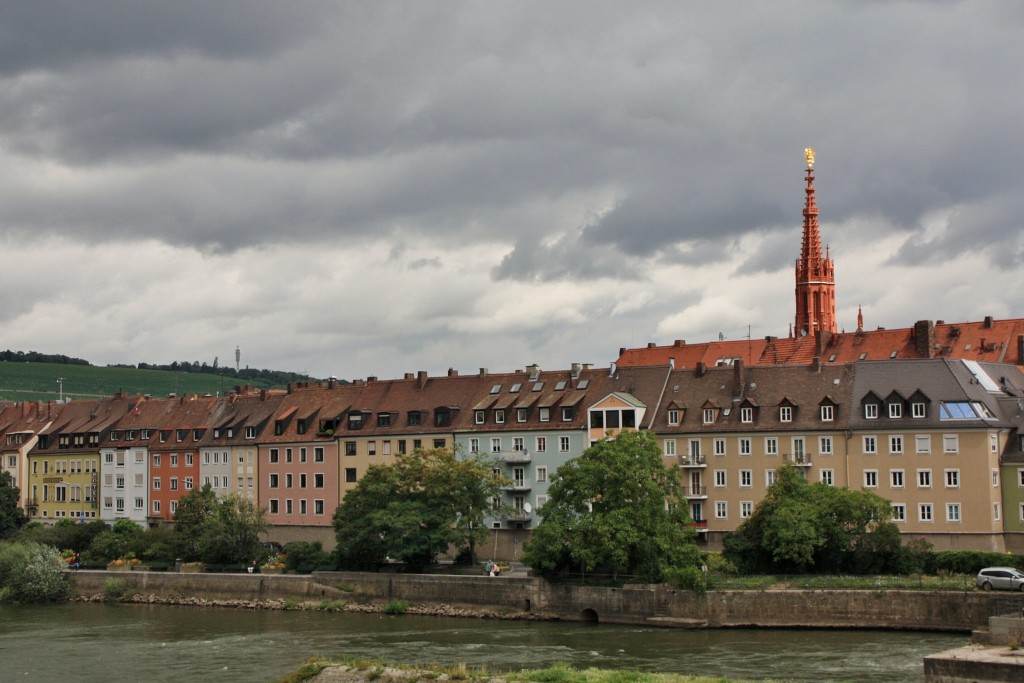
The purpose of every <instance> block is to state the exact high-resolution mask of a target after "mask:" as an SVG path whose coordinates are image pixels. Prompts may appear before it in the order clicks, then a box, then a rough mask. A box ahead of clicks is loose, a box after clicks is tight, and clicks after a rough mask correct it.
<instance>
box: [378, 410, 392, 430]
mask: <svg viewBox="0 0 1024 683" xmlns="http://www.w3.org/2000/svg"><path fill="white" fill-rule="evenodd" d="M377 426H378V427H390V426H391V413H377Z"/></svg>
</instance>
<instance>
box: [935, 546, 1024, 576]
mask: <svg viewBox="0 0 1024 683" xmlns="http://www.w3.org/2000/svg"><path fill="white" fill-rule="evenodd" d="M934 562H935V572H936V573H938V572H946V573H949V574H977V573H978V572H979V571H980V570H982V569H984V568H985V567H991V566H993V565H995V566H997V567H1017V568H1018V569H1021V568H1024V556H1021V555H1012V554H1010V553H992V552H985V551H981V550H940V551H939V552H937V553H934Z"/></svg>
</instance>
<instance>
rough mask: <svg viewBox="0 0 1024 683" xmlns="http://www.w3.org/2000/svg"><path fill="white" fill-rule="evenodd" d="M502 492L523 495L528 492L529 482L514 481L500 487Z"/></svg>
mask: <svg viewBox="0 0 1024 683" xmlns="http://www.w3.org/2000/svg"><path fill="white" fill-rule="evenodd" d="M501 490H502V491H509V492H511V493H523V492H526V491H529V490H530V482H528V481H523V480H522V479H516V480H515V481H513V482H512V483H511V484H508V485H507V486H502V487H501Z"/></svg>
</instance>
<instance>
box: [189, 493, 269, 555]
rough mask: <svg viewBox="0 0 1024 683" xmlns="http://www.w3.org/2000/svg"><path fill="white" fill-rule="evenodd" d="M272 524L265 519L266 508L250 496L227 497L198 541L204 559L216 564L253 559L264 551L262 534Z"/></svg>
mask: <svg viewBox="0 0 1024 683" xmlns="http://www.w3.org/2000/svg"><path fill="white" fill-rule="evenodd" d="M179 509H180V507H179ZM269 527H270V525H269V524H268V523H267V522H266V520H265V519H264V518H263V508H260V507H258V506H257V505H256V504H255V503H253V502H252V501H251V500H250V499H248V498H243V497H241V496H237V495H234V494H232V495H229V496H226V497H224V498H222V499H221V500H220V501H218V503H217V507H216V508H215V510H214V514H213V515H211V516H210V517H208V518H207V519H206V520H205V522H204V523H203V525H202V528H201V532H200V535H199V540H198V546H199V554H200V559H201V560H202V561H204V562H210V563H214V564H247V563H250V562H253V561H254V560H255V559H256V557H257V556H258V555H259V554H260V534H262V533H263V532H265V531H266V530H267V529H268V528H269Z"/></svg>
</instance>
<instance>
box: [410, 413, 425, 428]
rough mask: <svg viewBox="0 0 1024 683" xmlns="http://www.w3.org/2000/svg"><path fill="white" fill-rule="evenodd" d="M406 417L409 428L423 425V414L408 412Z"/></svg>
mask: <svg viewBox="0 0 1024 683" xmlns="http://www.w3.org/2000/svg"><path fill="white" fill-rule="evenodd" d="M407 417H408V422H409V426H410V427H418V426H420V425H421V424H423V414H422V413H420V411H418V410H410V411H409V413H408V416H407Z"/></svg>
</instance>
